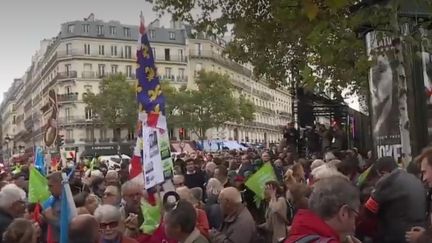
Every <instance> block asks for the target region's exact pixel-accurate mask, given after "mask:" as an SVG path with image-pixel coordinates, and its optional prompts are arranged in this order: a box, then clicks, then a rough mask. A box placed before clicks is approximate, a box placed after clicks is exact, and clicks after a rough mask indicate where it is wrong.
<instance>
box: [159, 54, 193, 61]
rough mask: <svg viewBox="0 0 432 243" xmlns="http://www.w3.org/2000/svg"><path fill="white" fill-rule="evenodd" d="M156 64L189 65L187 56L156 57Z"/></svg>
mask: <svg viewBox="0 0 432 243" xmlns="http://www.w3.org/2000/svg"><path fill="white" fill-rule="evenodd" d="M154 59H155V62H177V63H187V61H188V60H187V57H185V56H165V55H156V56H155V57H154Z"/></svg>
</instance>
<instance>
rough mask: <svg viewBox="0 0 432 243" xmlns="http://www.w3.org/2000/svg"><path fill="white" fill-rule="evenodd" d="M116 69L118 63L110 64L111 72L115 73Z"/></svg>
mask: <svg viewBox="0 0 432 243" xmlns="http://www.w3.org/2000/svg"><path fill="white" fill-rule="evenodd" d="M117 69H118V65H111V73H112V74H116V73H117Z"/></svg>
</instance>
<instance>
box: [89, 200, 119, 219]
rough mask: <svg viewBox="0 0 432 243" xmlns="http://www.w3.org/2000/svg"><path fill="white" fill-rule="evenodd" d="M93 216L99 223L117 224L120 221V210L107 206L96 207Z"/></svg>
mask: <svg viewBox="0 0 432 243" xmlns="http://www.w3.org/2000/svg"><path fill="white" fill-rule="evenodd" d="M94 216H95V218H96V220H97V221H98V222H99V223H100V222H104V221H105V222H106V221H116V222H118V221H120V220H121V213H120V210H119V209H118V208H116V207H114V206H112V205H108V204H105V205H101V206H99V207H97V208H96V211H95V212H94Z"/></svg>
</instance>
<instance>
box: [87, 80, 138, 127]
mask: <svg viewBox="0 0 432 243" xmlns="http://www.w3.org/2000/svg"><path fill="white" fill-rule="evenodd" d="M135 95H136V92H135V88H134V86H133V85H131V84H130V83H128V82H127V81H126V77H125V76H123V75H122V74H116V75H112V76H109V77H107V78H105V79H103V80H102V82H101V84H100V92H99V93H98V94H94V93H89V94H87V95H86V96H85V97H84V102H85V103H86V104H87V105H88V106H89V107H90V108H91V109H92V111H93V112H94V113H95V114H97V115H98V117H99V120H100V121H101V122H102V123H103V124H104V125H105V126H106V127H109V128H119V127H125V126H126V127H127V128H129V129H133V128H134V127H135V125H136V121H137V115H138V113H137V111H138V105H137V102H136V98H135Z"/></svg>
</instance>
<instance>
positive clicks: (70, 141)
mask: <svg viewBox="0 0 432 243" xmlns="http://www.w3.org/2000/svg"><path fill="white" fill-rule="evenodd" d="M64 141H65V143H66V144H74V143H75V139H73V138H66V139H65V140H64Z"/></svg>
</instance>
